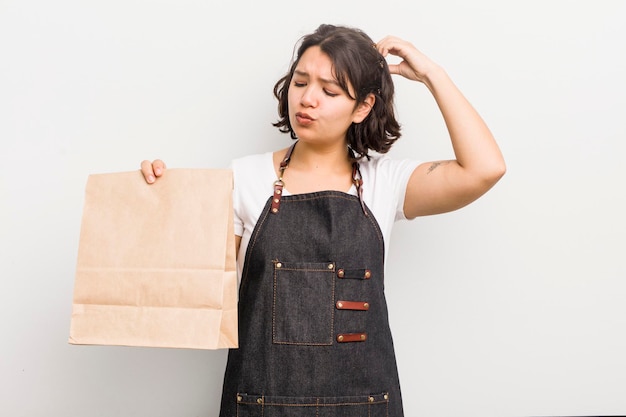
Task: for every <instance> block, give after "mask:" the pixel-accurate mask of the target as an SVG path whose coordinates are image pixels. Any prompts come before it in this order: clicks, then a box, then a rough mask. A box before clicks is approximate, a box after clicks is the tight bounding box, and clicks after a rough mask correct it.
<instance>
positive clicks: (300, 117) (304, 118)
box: [296, 112, 315, 125]
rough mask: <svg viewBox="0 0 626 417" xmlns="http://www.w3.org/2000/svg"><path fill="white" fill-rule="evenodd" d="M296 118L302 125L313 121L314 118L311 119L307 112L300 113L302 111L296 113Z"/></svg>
mask: <svg viewBox="0 0 626 417" xmlns="http://www.w3.org/2000/svg"><path fill="white" fill-rule="evenodd" d="M296 120H297V121H298V123H300V124H302V125H309V124H311V123H313V122H314V121H315V119H313V118H312V117H311V116H309V115H308V114H307V113H302V112H298V113H296Z"/></svg>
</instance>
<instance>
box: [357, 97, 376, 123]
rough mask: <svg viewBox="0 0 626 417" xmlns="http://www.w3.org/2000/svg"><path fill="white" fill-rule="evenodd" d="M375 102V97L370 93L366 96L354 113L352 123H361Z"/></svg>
mask: <svg viewBox="0 0 626 417" xmlns="http://www.w3.org/2000/svg"><path fill="white" fill-rule="evenodd" d="M375 102H376V96H375V95H374V94H372V93H370V94H368V95H367V97H365V100H363V101H362V102H361V103H360V104H359V105H358V106H357V108H356V110H355V111H354V117H353V118H352V122H353V123H361V122H362V121H363V120H365V118H366V117H367V115H368V114H370V112H371V111H372V109H373V108H374V103H375Z"/></svg>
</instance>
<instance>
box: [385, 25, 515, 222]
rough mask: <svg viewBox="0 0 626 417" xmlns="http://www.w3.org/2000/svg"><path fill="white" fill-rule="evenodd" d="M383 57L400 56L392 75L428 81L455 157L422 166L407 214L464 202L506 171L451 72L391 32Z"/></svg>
mask: <svg viewBox="0 0 626 417" xmlns="http://www.w3.org/2000/svg"><path fill="white" fill-rule="evenodd" d="M376 47H377V49H378V51H379V52H380V53H381V54H382V55H383V56H387V55H389V54H391V55H395V56H398V57H400V58H401V59H402V61H401V62H400V63H399V64H390V65H389V70H390V72H391V73H392V74H398V75H401V76H403V77H405V78H408V79H410V80H414V81H419V82H421V83H423V84H424V85H426V87H428V89H429V90H430V92H431V93H432V95H433V97H434V98H435V101H436V102H437V105H438V106H439V109H440V110H441V114H442V116H443V118H444V121H445V123H446V126H447V129H448V133H449V135H450V140H451V142H452V148H453V150H454V155H455V157H456V159H454V160H446V161H433V162H427V163H423V164H420V165H419V166H418V167H417V168H416V169H415V171H414V172H413V174H412V175H411V178H410V180H409V183H408V185H407V190H406V197H405V202H404V214H405V216H406V217H407V218H414V217H417V216H425V215H430V214H439V213H445V212H449V211H453V210H456V209H459V208H461V207H464V206H466V205H467V204H469V203H471V202H472V201H474V200H476V199H477V198H478V197H480V196H482V195H483V194H484V193H486V192H487V191H488V190H489V189H490V188H491V187H493V185H494V184H495V183H496V182H498V180H499V179H500V178H501V177H502V176H503V175H504V173H505V171H506V166H505V163H504V159H503V157H502V154H501V152H500V149H499V147H498V145H497V144H496V141H495V139H494V137H493V135H492V134H491V132H490V131H489V128H488V127H487V125H486V124H485V122H484V121H483V119H482V118H481V117H480V115H479V114H478V112H476V110H475V109H474V108H473V107H472V105H471V104H470V103H469V101H467V99H466V98H465V97H464V96H463V94H462V93H461V91H460V90H459V89H458V88H457V87H456V85H455V84H454V83H453V82H452V80H451V79H450V77H448V74H447V73H446V72H445V71H444V69H443V68H441V67H440V66H439V65H437V64H436V63H434V62H433V61H432V60H430V59H429V58H428V57H426V56H425V55H424V54H423V53H421V52H420V51H419V50H418V49H417V48H415V47H414V46H413V45H412V44H411V43H409V42H407V41H404V40H402V39H399V38H396V37H393V36H388V37H385V38H384V39H382V40H381V41H380V42H378V43H377V44H376Z"/></svg>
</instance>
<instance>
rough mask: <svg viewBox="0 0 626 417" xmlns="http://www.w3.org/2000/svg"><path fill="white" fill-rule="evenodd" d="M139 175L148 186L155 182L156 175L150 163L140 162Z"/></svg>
mask: <svg viewBox="0 0 626 417" xmlns="http://www.w3.org/2000/svg"><path fill="white" fill-rule="evenodd" d="M141 173H142V174H143V177H144V179H145V180H146V182H147V183H148V184H152V183H153V182H154V181H155V180H156V175H155V173H154V170H153V168H152V163H151V162H150V161H147V160H144V161H141Z"/></svg>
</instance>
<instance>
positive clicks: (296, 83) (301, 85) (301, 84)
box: [293, 80, 306, 87]
mask: <svg viewBox="0 0 626 417" xmlns="http://www.w3.org/2000/svg"><path fill="white" fill-rule="evenodd" d="M293 86H294V87H304V86H306V83H305V82H303V81H296V80H294V81H293Z"/></svg>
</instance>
